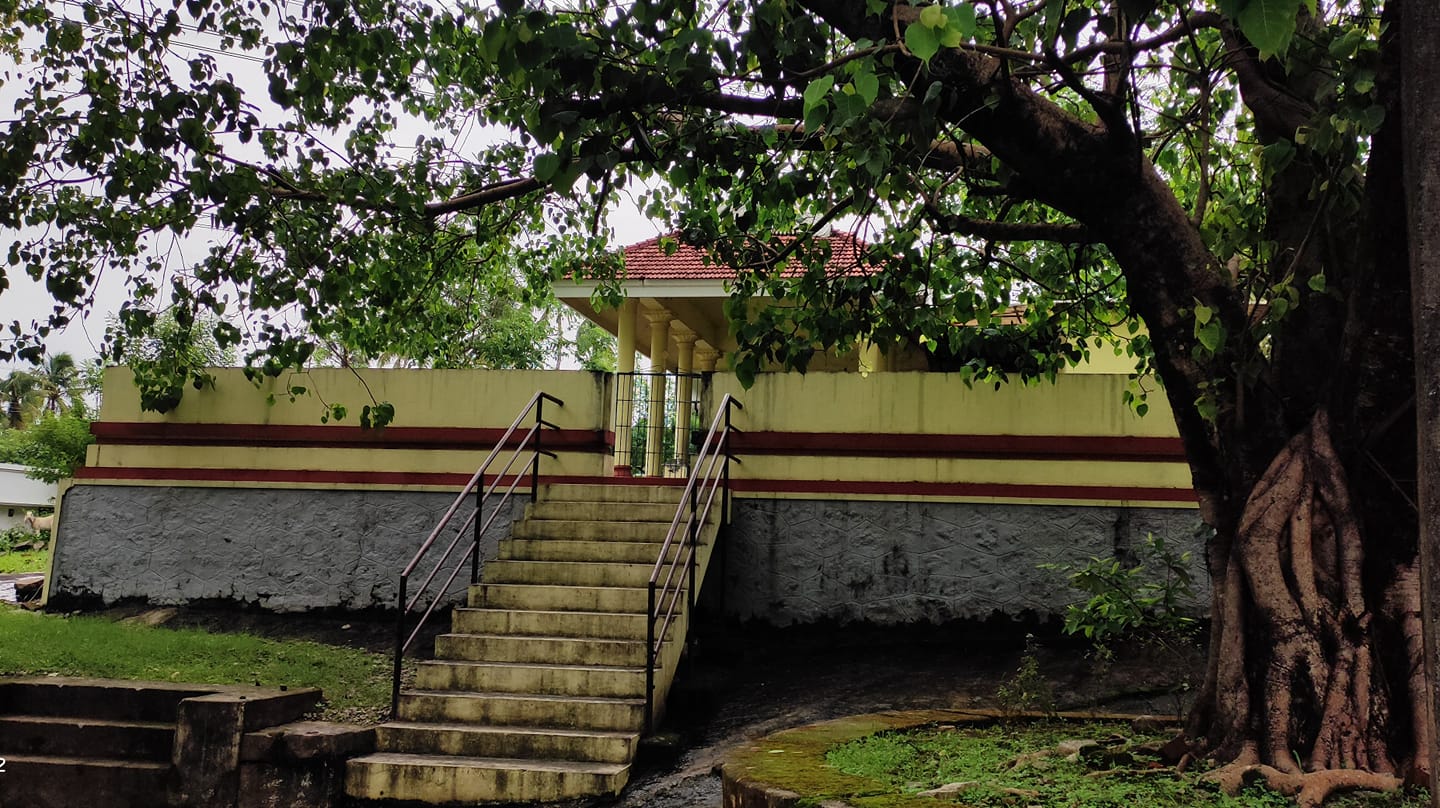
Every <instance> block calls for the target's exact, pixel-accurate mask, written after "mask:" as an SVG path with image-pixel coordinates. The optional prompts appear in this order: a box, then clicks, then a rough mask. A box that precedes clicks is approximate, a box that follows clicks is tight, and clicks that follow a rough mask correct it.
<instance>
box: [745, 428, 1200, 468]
mask: <svg viewBox="0 0 1440 808" xmlns="http://www.w3.org/2000/svg"><path fill="white" fill-rule="evenodd" d="M731 440H732V442H733V445H734V447H735V448H734V451H735V453H736V454H738V455H741V456H742V457H743V456H744V455H747V454H757V455H811V456H817V457H819V456H844V457H964V458H993V459H1004V460H1134V461H1153V462H1164V463H1176V462H1179V463H1183V462H1185V447H1184V445H1183V444H1182V443H1181V442H1180V439H1179V438H1128V437H1126V438H1122V437H1104V436H1087V435H914V434H905V433H889V434H852V433H848V432H740V433H737V434H735V435H734V436H732V438H731Z"/></svg>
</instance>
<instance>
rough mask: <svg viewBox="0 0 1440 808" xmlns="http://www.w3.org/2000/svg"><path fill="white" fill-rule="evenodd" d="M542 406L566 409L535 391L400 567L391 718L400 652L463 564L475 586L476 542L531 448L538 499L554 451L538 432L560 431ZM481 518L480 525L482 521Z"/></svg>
mask: <svg viewBox="0 0 1440 808" xmlns="http://www.w3.org/2000/svg"><path fill="white" fill-rule="evenodd" d="M546 401H551V402H554V403H555V404H557V405H559V406H561V407H563V406H565V402H563V401H561V400H560V399H558V398H556V397H554V396H552V395H550V394H549V393H544V392H537V393H535V395H533V396H531V397H530V401H529V402H528V403H527V404H526V405H525V408H524V409H522V410H521V411H520V414H519V415H517V416H515V421H514V422H513V423H511V424H510V428H509V429H507V430H505V435H504V436H503V437H501V438H500V442H499V443H496V444H495V448H494V449H491V450H490V454H489V455H487V456H486V457H485V462H483V463H481V464H480V468H478V469H476V470H475V474H474V475H472V476H471V477H470V482H468V483H466V484H465V487H464V488H463V489H461V491H460V494H459V496H457V497H455V502H454V503H452V504H451V505H450V508H449V509H448V510H446V511H445V515H444V516H442V517H441V518H440V523H439V524H437V525H436V526H435V529H434V530H432V531H430V535H429V536H428V537H426V539H425V542H424V543H423V544H421V545H420V549H419V550H418V551H417V552H416V553H415V557H414V558H412V559H410V563H409V564H407V565H405V570H404V572H401V573H400V589H399V592H398V594H397V596H396V599H395V602H396V605H397V607H398V611H399V614H398V615H397V617H396V619H395V670H394V681H393V683H392V685H391V689H390V715H391V717H392V718H393V717H394V716H395V714H396V710H397V709H398V708H399V706H400V669H401V663H402V661H403V660H404V658H405V653H406V652H407V651H409V650H410V646H412V645H414V644H415V639H416V638H417V637H419V636H420V630H421V629H422V628H424V627H425V621H426V620H429V619H430V615H431V614H432V613H433V612H434V611H435V607H436V606H438V605H440V603H441V601H442V600H444V594H445V593H446V592H449V591H450V586H451V584H453V583H455V579H456V578H457V577H459V575H460V570H462V569H464V568H465V561H466V560H467V559H468V560H469V561H470V583H471V584H476V583H479V582H480V540H481V539H482V538H483V537H484V536H485V531H487V530H489V529H490V525H491V524H492V523H494V521H495V517H496V516H497V515H498V514H499V513H500V509H501V508H502V507H504V505H505V503H506V502H509V501H510V496H511V494H514V493H515V488H516V486H518V485H519V484H520V481H521V480H522V479H524V477H525V472H524V471H523V470H522V471H516V472H514V473H513V474H512V473H511V471H510V469H511V468H513V467H514V465H515V461H516V460H517V459H519V458H520V456H521V455H522V453H524V452H525V450H526V449H527V448H529V449H530V454H529V455H528V457H527V461H526V464H528V465H529V466H530V501H531V502H534V501H536V499H537V497H538V492H539V491H540V455H547V456H549V457H555V453H554V452H550V451H546V450H545V449H543V448H541V439H540V438H541V435H542V434H543V433H542V431H541V430H542V427H549V428H550V429H559V427H558V426H556V425H555V424H552V423H550V422H549V421H546V420H545V415H544V412H545V402H546ZM532 410H533V411H534V413H535V424H534V426H532V427H530V430H529V431H528V432H526V433H525V437H524V438H521V439H520V442H519V444H518V445H516V447H515V451H514V452H512V453H511V454H510V459H509V460H508V461H506V463H505V466H504V468H502V469H501V470H500V471H499V472H498V473H497V474H495V475H494V478H493V480H492V481H491V483H490V485H489V486H487V487H482V485H483V483H484V481H485V474H486V472H487V471H488V470H489V469H490V465H491V464H492V463H494V462H495V458H496V457H498V456H499V455H500V451H501V450H502V449H504V448H505V445H506V444H507V443H509V442H510V438H511V437H512V436H514V434H515V430H517V429H519V428H520V422H521V421H524V420H525V418H526V416H528V415H529V414H530V413H531V411H532ZM521 468H522V469H523V468H524V466H523V465H522V466H521ZM507 474H508V475H510V487H509V488H507V489H505V493H504V495H503V496H502V497H501V498H500V501H499V502H496V503H495V504H494V506H493V507H491V508H490V514H489V516H488V517H486V516H484V514H485V506H486V504H487V502H488V501H489V499H490V495H491V494H494V493H495V489H497V488H498V487H499V486H500V484H501V482H502V481H504V479H505V476H506V475H507ZM472 492H473V493H474V494H475V510H474V511H473V512H471V514H470V515H469V516H468V517H467V518H466V519H465V521H464V522H462V523H461V525H460V527H458V528H456V529H455V538H453V539H451V540H450V544H449V545H448V546H447V547H446V548H445V552H443V553H441V554H440V558H439V560H437V561H436V562H435V565H434V567H432V568H431V570H430V574H429V575H426V576H425V580H424V581H422V582H421V583H420V586H419V587H417V588H416V590H415V593H414V595H413V596H411V597H410V598H409V599H408V600H407V599H406V595H407V592H408V589H409V584H410V576H411V575H412V574H414V572H415V570H416V568H418V567H419V566H420V563H421V562H422V561H423V560H424V559H425V556H426V555H427V554H428V553H429V552H430V550H431V549H432V548H433V547H434V546H435V544H436V542H437V541H438V540H439V538H440V536H441V535H442V534H443V533H444V532H445V530H446V528H447V527H449V525H450V522H451V520H452V519H454V518H455V514H456V512H458V511H459V510H460V507H461V506H462V505H464V504H465V498H466V497H468V496H470V494H471V493H472ZM482 517H483V521H481V520H482ZM472 525H473V526H474V527H475V530H474V531H473V532H472V533H471V536H472V537H473V538H472V539H471V541H470V544H469V546H468V547H467V548H466V549H465V551H464V552H463V553H461V555H460V558H459V560H458V561H457V562H456V564H455V567H454V569H452V570H451V571H450V576H449V577H448V578H446V579H445V583H443V584H441V585H440V588H439V590H438V591H437V592H436V593H435V596H434V597H433V598H431V599H430V603H429V605H428V606H426V608H425V611H424V613H423V614H421V615H420V619H419V620H417V621H416V622H415V627H414V628H413V629H411V630H410V632H409V634H408V635H407V634H406V631H405V627H406V624H407V623H408V620H409V616H410V613H411V612H412V611H415V608H416V607H417V606H418V605H419V604H420V601H421V599H422V598H423V597H424V596H425V593H426V592H427V591H429V590H430V584H432V583H434V581H435V577H436V576H437V575H439V574H440V571H441V569H443V568H444V566H445V562H446V561H448V560H449V559H450V556H451V555H452V554H454V552H455V548H456V547H458V546H459V545H460V541H461V539H463V538H464V537H465V535H466V532H467V530H468V529H469V528H470V527H471V526H472Z"/></svg>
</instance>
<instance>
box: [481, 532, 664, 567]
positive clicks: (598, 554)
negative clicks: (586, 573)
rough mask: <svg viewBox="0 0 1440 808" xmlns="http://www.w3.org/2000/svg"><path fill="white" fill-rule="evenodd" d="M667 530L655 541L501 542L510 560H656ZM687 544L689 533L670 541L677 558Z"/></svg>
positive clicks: (620, 561) (647, 561)
mask: <svg viewBox="0 0 1440 808" xmlns="http://www.w3.org/2000/svg"><path fill="white" fill-rule="evenodd" d="M663 539H664V534H663V533H662V534H660V535H659V536H657V537H655V540H654V541H645V542H638V541H598V540H591V541H566V540H564V539H507V540H505V541H502V542H500V558H501V559H504V560H506V561H584V562H587V563H591V564H654V563H655V560H656V559H657V558H659V557H660V547H661V545H662V540H663ZM684 546H685V537H684V536H678V537H676V539H675V541H673V542H671V543H670V551H669V557H671V558H673V557H674V556H675V554H677V553H679V552H680V551H681V550H682V549H683V548H684Z"/></svg>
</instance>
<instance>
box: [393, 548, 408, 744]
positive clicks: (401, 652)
mask: <svg viewBox="0 0 1440 808" xmlns="http://www.w3.org/2000/svg"><path fill="white" fill-rule="evenodd" d="M397 606H398V607H399V608H398V610H397V611H399V614H397V615H395V671H394V673H395V675H394V676H393V677H392V679H391V683H390V720H391V721H394V720H396V719H397V718H399V715H398V714H399V712H400V666H401V662H400V660H401V658H402V657H404V656H405V576H404V575H401V576H400V597H399V600H398V601H397Z"/></svg>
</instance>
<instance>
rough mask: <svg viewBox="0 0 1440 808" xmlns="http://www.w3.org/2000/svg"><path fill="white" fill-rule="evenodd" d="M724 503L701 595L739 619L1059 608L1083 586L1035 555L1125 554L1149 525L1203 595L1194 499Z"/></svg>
mask: <svg viewBox="0 0 1440 808" xmlns="http://www.w3.org/2000/svg"><path fill="white" fill-rule="evenodd" d="M733 514H734V517H733V523H732V524H731V525H730V527H729V529H728V531H727V533H726V535H725V539H724V541H725V542H726V544H725V547H724V550H723V557H724V559H725V564H724V568H723V574H724V582H723V587H717V586H715V584H716V578H715V577H714V573H716V572H720V570H718V569H712V571H711V577H710V578H709V579H708V580H707V581H706V583H705V590H703V595H702V597H703V598H704V599H705V600H706V602H707V603H708V604H710V605H711V606H712V607H718V608H720V609H721V610H722V611H723V613H724V614H726V615H727V616H730V617H735V618H739V619H741V620H761V621H764V622H767V623H771V624H775V625H781V626H783V625H790V624H793V623H807V622H813V621H817V620H833V621H838V622H841V623H846V622H866V623H873V624H880V625H887V624H901V623H917V622H929V623H941V622H945V621H948V620H960V619H977V618H980V619H983V618H987V617H990V616H992V615H995V614H997V613H998V614H1002V615H1011V616H1019V615H1021V614H1025V613H1030V614H1034V615H1037V616H1040V617H1046V616H1051V615H1060V614H1063V613H1064V611H1065V607H1066V606H1067V605H1068V604H1070V603H1072V602H1075V601H1077V600H1080V599H1081V598H1082V596H1081V595H1080V594H1079V593H1077V592H1076V591H1075V590H1073V589H1071V588H1070V587H1069V586H1068V585H1067V584H1066V583H1065V578H1064V575H1063V574H1062V573H1059V572H1054V571H1047V570H1044V569H1042V568H1041V566H1042V565H1045V564H1070V565H1083V564H1084V563H1085V562H1087V561H1088V560H1089V559H1090V558H1092V557H1097V558H1121V559H1128V558H1131V557H1132V556H1131V553H1132V552H1133V550H1134V548H1136V547H1139V546H1140V545H1141V544H1142V543H1143V542H1144V540H1145V537H1146V534H1147V533H1153V534H1155V535H1157V536H1160V537H1163V538H1164V539H1165V540H1166V545H1167V547H1172V548H1174V549H1176V550H1177V551H1182V552H1183V551H1189V552H1190V553H1191V558H1190V563H1191V568H1192V571H1193V574H1194V578H1195V588H1196V596H1197V597H1196V601H1195V603H1194V604H1193V609H1194V610H1195V611H1197V612H1203V611H1204V609H1205V604H1206V603H1208V588H1207V587H1208V581H1207V578H1206V574H1205V564H1204V558H1205V553H1204V546H1203V539H1202V533H1201V531H1202V526H1201V522H1200V515H1199V512H1198V511H1195V510H1193V509H1191V510H1186V509H1165V508H1118V507H1092V506H1064V505H1004V504H972V503H944V502H894V501H883V502H844V501H839V500H823V501H817V500H794V499H771V500H766V499H751V498H745V499H737V500H736V501H735V504H734V511H733ZM717 600H723V602H721V603H717V602H716V601H717Z"/></svg>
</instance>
